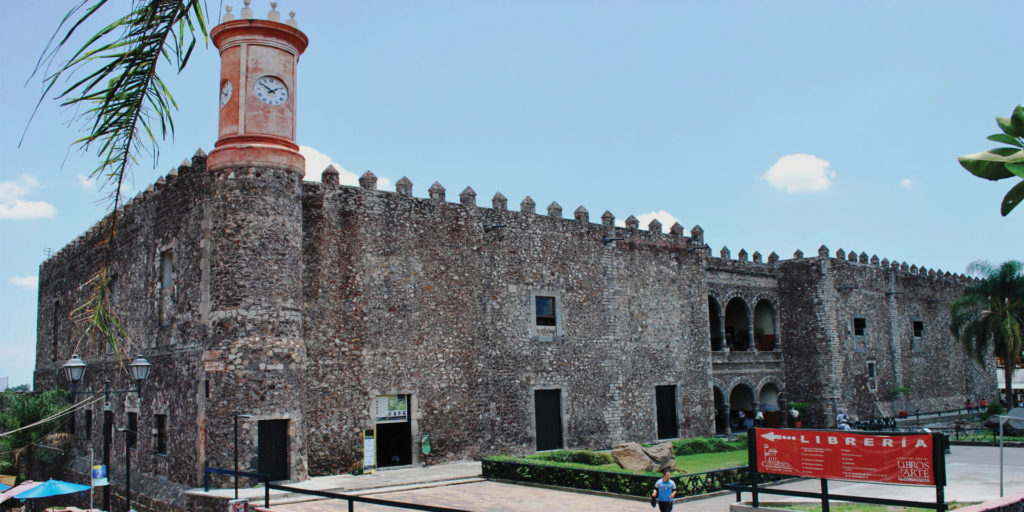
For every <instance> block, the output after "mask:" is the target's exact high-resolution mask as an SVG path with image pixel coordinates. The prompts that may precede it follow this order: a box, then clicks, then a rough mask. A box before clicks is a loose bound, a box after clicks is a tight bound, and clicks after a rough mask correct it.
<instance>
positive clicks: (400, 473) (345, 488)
mask: <svg viewBox="0 0 1024 512" xmlns="http://www.w3.org/2000/svg"><path fill="white" fill-rule="evenodd" d="M1004 456H1005V460H1004V463H1005V466H1004V489H1005V493H1006V494H1012V493H1014V492H1021V491H1024V448H1006V452H1005V454H1004ZM946 471H947V476H948V480H949V485H947V486H946V499H947V501H959V502H980V501H985V500H988V499H994V498H997V497H998V496H999V449H998V448H994V447H966V446H954V447H952V453H951V454H950V455H947V459H946ZM477 476H479V464H478V463H461V464H453V465H444V466H435V467H431V468H409V469H399V470H390V471H379V472H377V473H376V474H374V475H367V476H358V477H353V476H348V475H344V476H338V477H324V479H314V480H311V481H310V482H306V483H304V484H302V486H304V487H308V488H318V489H324V490H326V489H327V488H332V489H333V490H334V491H335V492H343V493H344V492H352V493H355V494H359V495H362V496H372V497H375V498H381V499H387V500H394V501H402V502H406V503H416V504H422V505H435V506H443V507H450V508H456V509H462V510H468V511H473V512H498V511H509V510H514V511H522V512H542V511H544V512H546V511H552V510H559V511H567V512H576V511H578V512H584V511H587V512H590V511H595V510H617V511H619V510H621V511H626V512H629V511H638V512H639V511H650V510H653V509H652V508H651V506H650V504H649V503H648V502H647V501H639V500H632V499H625V498H617V497H608V496H597V495H591V494H584V493H577V492H571V491H562V490H555V489H549V488H540V487H532V486H525V485H514V484H505V483H499V482H489V481H482V480H480V479H478V478H474V477H477ZM318 480H319V483H317V481H318ZM651 481H652V483H653V482H654V479H653V478H652V479H651ZM779 488H783V489H794V490H803V491H818V490H819V483H818V481H817V480H799V481H796V482H791V483H787V484H783V485H780V486H779ZM829 490H830V492H833V493H841V494H849V495H860V496H874V497H881V496H884V497H891V498H901V499H912V500H921V501H927V500H934V499H935V489H934V488H933V487H915V486H897V485H883V484H863V483H854V482H841V481H830V483H829ZM743 498H744V500H749V499H750V495H749V494H744V495H743ZM735 500H736V498H735V494H726V495H719V496H713V497H708V498H703V499H690V500H685V501H684V500H679V501H677V502H676V506H675V511H677V512H698V511H713V512H714V511H726V510H728V509H729V504H731V503H734V502H735ZM762 500H764V501H775V502H778V501H807V500H806V499H803V498H788V497H785V496H778V495H763V497H762ZM253 502H254V503H255V502H256V500H253ZM271 510H273V511H288V512H336V511H347V510H348V504H347V502H345V501H342V500H317V501H303V502H295V503H290V504H282V505H275V506H273V507H272V508H271ZM355 510H357V511H360V512H388V511H394V510H398V509H395V508H390V507H382V506H375V505H369V504H364V503H356V504H355Z"/></svg>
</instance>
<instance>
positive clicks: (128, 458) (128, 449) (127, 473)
mask: <svg viewBox="0 0 1024 512" xmlns="http://www.w3.org/2000/svg"><path fill="white" fill-rule="evenodd" d="M117 430H118V431H120V432H124V496H125V500H127V501H128V505H127V506H128V509H127V510H128V512H134V510H135V509H133V508H132V445H133V444H135V443H134V442H129V439H130V438H134V437H135V436H136V434H138V432H136V431H134V430H132V429H130V428H119V429H117ZM108 487H109V486H108Z"/></svg>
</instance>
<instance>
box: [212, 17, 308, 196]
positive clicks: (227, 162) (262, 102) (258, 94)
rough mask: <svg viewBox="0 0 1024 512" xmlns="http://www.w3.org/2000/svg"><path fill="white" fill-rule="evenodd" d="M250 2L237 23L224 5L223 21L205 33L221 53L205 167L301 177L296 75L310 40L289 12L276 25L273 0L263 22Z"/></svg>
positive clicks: (301, 161) (303, 170) (303, 163)
mask: <svg viewBox="0 0 1024 512" xmlns="http://www.w3.org/2000/svg"><path fill="white" fill-rule="evenodd" d="M249 2H250V0H245V7H244V8H243V9H242V13H241V17H240V18H239V19H235V17H234V16H233V15H232V14H231V6H228V7H227V13H226V14H225V15H224V18H223V21H222V23H221V24H219V25H217V26H216V27H214V28H213V30H211V31H210V38H211V39H213V44H214V45H215V46H216V47H217V49H218V50H220V122H219V131H218V134H217V143H216V147H215V149H214V150H213V151H212V152H210V157H209V159H208V161H207V167H208V169H209V170H211V171H217V170H221V169H226V168H236V167H269V168H278V169H286V170H289V171H294V172H298V173H299V175H300V176H301V175H302V174H304V172H305V159H304V158H303V157H302V155H300V154H299V146H298V144H296V143H295V100H296V97H295V96H296V94H295V71H296V67H297V65H298V63H299V56H300V55H302V52H303V51H305V50H306V45H307V44H308V43H309V39H307V38H306V35H305V34H303V33H302V31H300V30H299V29H298V28H297V23H296V22H295V19H294V16H295V13H294V12H292V13H291V16H292V18H291V19H289V20H288V21H286V22H281V21H280V20H281V15H280V13H278V12H277V10H276V8H277V2H270V6H271V10H270V12H269V13H268V14H267V19H266V20H259V19H253V16H252V9H250V8H249Z"/></svg>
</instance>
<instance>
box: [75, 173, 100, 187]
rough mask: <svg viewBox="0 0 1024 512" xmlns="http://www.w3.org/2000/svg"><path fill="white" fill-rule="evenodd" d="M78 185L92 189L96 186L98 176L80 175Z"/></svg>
mask: <svg viewBox="0 0 1024 512" xmlns="http://www.w3.org/2000/svg"><path fill="white" fill-rule="evenodd" d="M78 186H79V187H82V188H83V189H85V190H92V189H94V188H96V178H90V177H88V176H83V175H81V174H79V175H78Z"/></svg>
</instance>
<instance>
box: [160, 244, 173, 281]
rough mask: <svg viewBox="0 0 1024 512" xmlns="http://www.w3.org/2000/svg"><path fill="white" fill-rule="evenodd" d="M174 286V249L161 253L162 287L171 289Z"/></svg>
mask: <svg viewBox="0 0 1024 512" xmlns="http://www.w3.org/2000/svg"><path fill="white" fill-rule="evenodd" d="M173 286H174V251H171V250H170V249H168V250H166V251H164V252H162V253H160V288H163V289H164V290H170V289H171V288H172V287H173Z"/></svg>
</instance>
